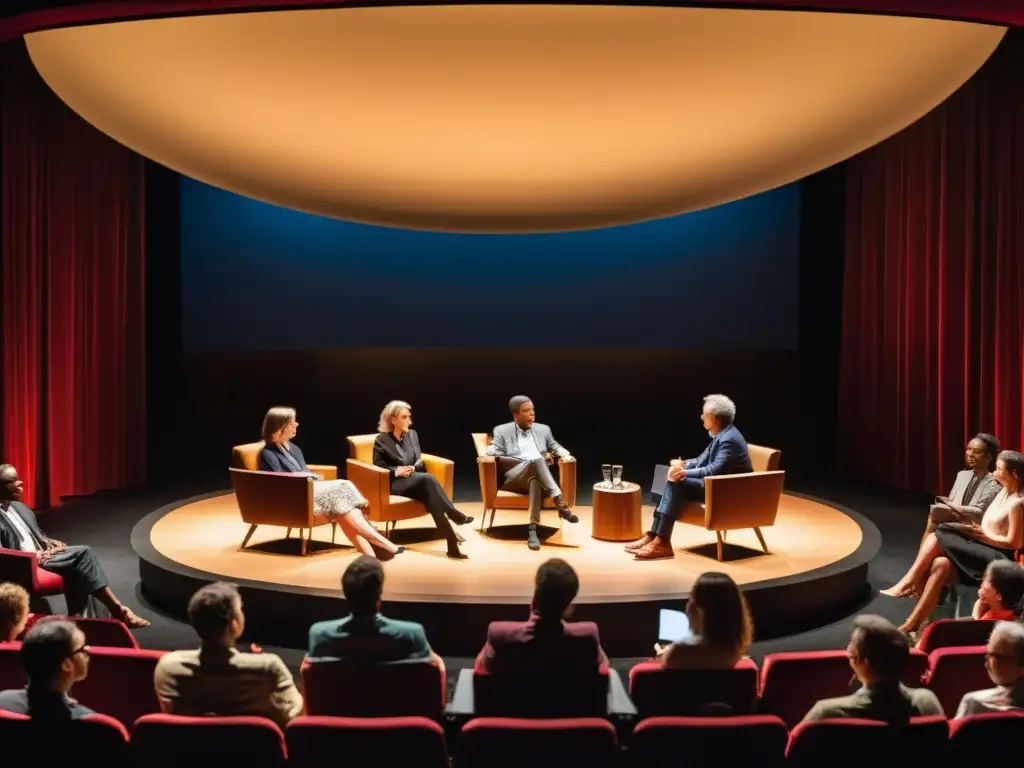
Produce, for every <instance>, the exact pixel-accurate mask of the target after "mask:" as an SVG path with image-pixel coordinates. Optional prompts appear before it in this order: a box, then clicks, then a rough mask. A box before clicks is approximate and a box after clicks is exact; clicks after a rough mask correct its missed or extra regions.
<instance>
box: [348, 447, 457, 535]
mask: <svg viewBox="0 0 1024 768" xmlns="http://www.w3.org/2000/svg"><path fill="white" fill-rule="evenodd" d="M376 438H377V435H349V437H348V455H349V459H348V462H346V472H347V475H348V479H349V481H350V482H351V483H353V484H354V485H355V487H356V488H358V489H359V492H360V493H361V494H363V496H365V497H366V498H367V499H369V501H370V506H369V507H367V508H366V509H364V510H363V514H364V515H365V516H366V519H367V520H370V521H371V522H374V523H384V535H385V536H390V535H391V532H392V531H394V530H395V525H396V524H397V523H398V521H399V520H411V519H412V518H414V517H421V516H423V515H426V514H429V513H428V512H427V509H426V507H424V506H423V505H422V504H420V503H419V502H418V501H416V500H415V499H410V498H408V497H407V496H396V495H393V494H392V493H391V480H390V478H389V476H388V471H387V470H386V469H384V468H383V467H378V466H376V465H375V464H374V463H373V441H374V440H375V439H376ZM423 465H424V467H425V468H426V470H427V472H429V473H430V474H432V475H433V476H434V477H436V478H437V482H439V483H440V484H441V487H442V488H444V492H445V495H446V496H447V497H448V498H449V499H450V498H451V497H452V488H453V486H454V484H455V462H454V461H452V460H451V459H445V458H442V457H440V456H432V455H431V454H429V453H424V454H423Z"/></svg>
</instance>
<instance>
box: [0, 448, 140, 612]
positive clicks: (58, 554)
mask: <svg viewBox="0 0 1024 768" xmlns="http://www.w3.org/2000/svg"><path fill="white" fill-rule="evenodd" d="M23 491H24V483H22V481H21V479H20V478H19V477H18V471H17V470H16V469H15V468H14V467H12V466H11V465H10V464H0V547H3V548H5V549H17V550H20V551H22V552H33V553H35V556H36V560H37V561H38V562H39V567H41V568H45V569H46V570H48V571H51V572H53V573H56V574H58V575H59V576H60V577H61V578H63V579H64V597H65V599H66V600H67V604H68V614H70V615H71V616H81V615H83V614H84V613H85V609H86V605H87V603H88V599H89V596H90V595H92V596H93V597H95V598H96V599H97V600H99V601H100V602H101V603H103V605H105V606H106V607H107V610H109V611H110V614H111V615H112V616H113V617H114V618H115V619H120V620H121V621H122V622H124V623H125V625H127V626H129V627H133V628H137V627H148V626H149V622H148V621H147V620H146V619H143V618H140V617H138V616H136V615H135V613H134V612H133V611H132V609H131V608H129V607H128V606H127V605H124V604H123V603H121V601H120V600H118V599H117V596H116V595H114V593H113V592H111V591H110V587H109V586H108V585H107V575H106V574H105V573H104V572H103V568H102V566H100V562H99V560H97V559H96V555H95V554H93V551H92V549H91V548H89V547H85V546H68V545H67V544H65V543H64V542H63V541H57V540H56V539H51V538H50V537H49V536H47V535H46V534H44V533H43V532H42V531H41V530H40V528H39V523H37V522H36V516H35V513H34V512H33V511H32V510H31V509H29V508H28V507H27V506H26V505H24V504H22V503H21V496H22V492H23Z"/></svg>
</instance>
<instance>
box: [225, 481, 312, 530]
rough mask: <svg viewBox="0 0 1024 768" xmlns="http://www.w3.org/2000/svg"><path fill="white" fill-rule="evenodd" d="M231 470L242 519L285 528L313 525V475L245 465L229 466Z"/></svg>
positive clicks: (256, 523)
mask: <svg viewBox="0 0 1024 768" xmlns="http://www.w3.org/2000/svg"><path fill="white" fill-rule="evenodd" d="M230 472H231V485H232V486H233V487H234V489H235V499H236V500H237V501H238V510H239V512H241V513H242V521H243V522H246V523H249V524H250V525H279V526H284V527H286V528H288V527H290V528H309V527H310V526H311V525H312V523H313V479H312V478H310V477H304V476H302V475H297V474H295V475H293V474H290V473H287V472H254V471H251V470H248V469H234V468H232V469H231V470H230Z"/></svg>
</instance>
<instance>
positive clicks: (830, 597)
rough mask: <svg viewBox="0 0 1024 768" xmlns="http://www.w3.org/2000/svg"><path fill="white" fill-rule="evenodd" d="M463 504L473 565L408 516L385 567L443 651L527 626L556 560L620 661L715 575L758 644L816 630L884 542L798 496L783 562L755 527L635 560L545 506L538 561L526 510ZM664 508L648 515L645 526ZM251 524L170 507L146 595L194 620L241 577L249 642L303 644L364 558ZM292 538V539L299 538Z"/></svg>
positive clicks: (221, 505)
mask: <svg viewBox="0 0 1024 768" xmlns="http://www.w3.org/2000/svg"><path fill="white" fill-rule="evenodd" d="M459 508H460V509H461V510H463V511H464V512H466V513H467V514H469V515H474V516H475V517H476V521H475V522H474V523H473V524H472V525H470V526H463V527H461V528H459V529H458V530H459V532H460V533H462V534H463V535H464V536H465V537H466V542H465V544H464V545H463V546H462V548H463V551H464V552H466V553H467V554H468V555H469V559H468V560H462V561H456V560H450V559H448V558H447V557H446V556H445V544H444V542H443V541H440V540H437V539H435V538H434V536H435V535H436V533H435V529H434V528H433V524H432V521H431V520H430V518H428V517H423V518H420V519H417V520H409V521H403V522H402V523H400V524H399V526H398V529H397V531H395V533H394V534H393V538H394V540H395V541H396V542H397V543H399V544H405V545H406V546H407V547H408V551H406V552H404V553H403V554H401V555H398V556H397V557H395V558H394V559H392V560H390V561H388V562H387V563H386V564H385V569H386V573H387V579H386V582H385V589H384V600H385V607H384V611H385V613H387V615H389V616H392V617H395V618H406V619H411V620H415V621H420V622H422V623H423V624H424V625H425V626H426V628H427V634H428V636H429V637H430V639H431V644H432V645H433V646H434V647H435V649H436V650H437V651H438V652H439V653H442V654H445V655H452V656H469V655H473V654H475V653H476V651H477V650H479V648H480V645H481V643H482V641H483V638H484V636H485V629H486V626H487V624H488V622H490V621H493V620H496V619H523V618H525V617H526V615H527V611H528V605H529V603H530V599H531V596H532V592H533V576H534V572H535V570H536V568H537V566H538V565H539V564H540V563H541V562H543V561H544V560H545V559H546V558H549V557H562V558H565V559H566V560H568V561H569V562H570V563H572V565H573V567H574V568H575V569H576V571H577V572H578V573H579V576H580V594H579V597H578V598H577V601H576V602H577V606H576V609H575V614H574V617H575V618H577V619H590V620H594V621H597V622H599V624H600V626H601V635H602V641H603V643H604V646H605V648H606V649H607V651H608V653H609V654H610V655H612V656H616V657H621V656H643V655H647V654H649V653H650V650H651V645H652V643H653V642H654V641H655V640H656V637H657V622H658V610H659V609H660V608H667V607H674V608H680V607H681V606H682V602H681V601H682V599H683V598H685V597H686V595H687V593H688V592H689V589H690V586H691V585H692V584H693V582H694V580H695V579H696V578H697V576H699V575H700V574H701V573H703V572H704V571H708V570H715V571H724V572H726V573H728V574H729V575H731V576H732V577H733V578H734V579H735V580H736V581H737V583H739V584H741V585H743V587H744V592H745V594H746V596H747V600H748V602H749V603H750V607H751V611H752V613H753V614H754V620H755V624H756V626H757V630H758V631H757V635H758V636H759V637H762V638H763V637H766V636H770V635H771V634H777V633H779V632H782V631H790V630H792V629H794V628H799V627H801V626H806V625H807V624H809V623H813V622H814V621H815V620H817V619H820V617H822V616H823V615H828V614H834V613H835V611H837V610H842V609H844V608H846V607H851V606H852V605H853V604H854V603H855V602H856V601H858V600H859V599H861V598H862V597H863V596H864V594H865V589H866V584H867V569H868V561H869V560H871V558H872V557H874V555H875V554H876V553H877V551H878V548H879V546H880V543H881V537H880V535H879V533H878V529H877V528H876V527H875V526H874V525H873V524H872V523H871V522H870V521H868V520H866V519H865V518H863V517H862V516H860V515H858V514H857V513H856V512H853V511H852V510H848V509H843V508H840V507H837V506H834V505H831V504H827V503H825V502H823V501H820V500H816V499H813V498H810V497H805V496H800V495H797V494H791V493H787V494H784V495H783V497H782V502H781V504H780V507H779V515H778V519H777V521H776V524H775V525H774V526H773V527H771V528H765V529H763V533H764V537H765V540H766V543H767V545H768V549H769V551H770V552H771V554H767V555H766V554H765V553H764V552H763V551H762V550H761V548H760V546H759V545H758V542H757V539H756V537H755V535H754V532H753V531H733V532H730V533H729V536H728V542H727V544H726V545H725V549H724V561H723V562H719V561H718V560H717V559H716V557H715V552H716V544H715V535H714V533H712V532H710V531H706V530H703V529H700V528H697V527H695V526H692V525H678V526H676V531H675V535H674V537H673V543H674V544H675V547H676V557H675V558H674V559H671V560H658V561H652V562H637V561H635V560H633V558H632V557H631V556H630V555H628V554H626V553H625V552H624V551H623V549H622V546H623V545H622V543H615V542H607V541H598V540H597V539H594V538H592V537H591V515H592V510H591V508H590V507H585V506H577V507H576V510H575V511H576V513H577V514H578V515H579V517H580V522H579V523H577V524H575V525H573V524H570V523H565V524H563V525H562V526H561V527H559V525H558V523H559V520H558V517H557V515H556V514H555V513H554V512H548V511H545V513H544V518H543V520H542V522H543V523H544V524H546V525H545V526H544V527H542V530H541V538H542V540H543V542H544V545H543V546H542V547H541V550H540V551H539V552H532V551H530V550H529V549H528V548H527V546H526V541H525V539H526V525H525V522H526V520H525V517H526V516H525V512H520V511H502V510H499V511H498V514H497V517H496V519H495V526H494V528H492V529H491V532H490V533H489V534H484V533H482V532H481V531H480V530H479V522H480V519H481V516H482V513H483V508H482V505H481V504H480V503H479V502H478V503H475V504H474V503H464V504H463V503H460V504H459ZM651 512H652V510H651V508H649V507H645V508H644V510H643V519H644V521H645V522H646V521H648V520H649V519H650V514H651ZM247 529H248V526H247V525H246V524H245V523H243V522H242V520H241V518H240V517H239V513H238V507H237V506H236V503H235V497H234V494H233V493H230V492H229V493H223V492H220V493H214V494H208V495H205V496H199V497H194V498H191V499H186V500H184V501H180V502H176V503H173V504H169V505H167V506H165V507H162V508H161V509H158V510H156V511H155V512H153V513H152V514H150V515H148V516H146V517H145V518H143V519H142V520H141V521H140V522H139V523H138V524H137V525H136V526H135V529H134V530H133V531H132V546H133V547H134V549H135V552H136V553H137V554H138V556H139V569H140V574H141V579H142V586H143V590H144V591H145V593H146V595H147V597H148V598H150V599H152V600H153V601H154V602H155V603H156V604H158V605H161V606H163V607H165V608H167V609H168V610H170V611H172V612H175V613H182V612H183V611H184V608H185V606H186V604H187V602H188V598H189V597H190V596H191V594H192V592H193V591H195V589H197V588H198V587H199V586H201V585H202V584H205V583H208V582H211V581H232V582H235V583H236V584H238V585H239V587H240V588H241V589H242V593H243V599H244V601H245V611H246V618H247V622H248V624H249V627H250V629H251V632H250V633H249V634H251V635H253V637H254V638H255V639H257V640H259V641H262V642H266V643H271V644H278V645H285V646H294V647H304V645H305V633H306V629H307V628H308V626H309V624H310V623H311V622H313V621H319V620H321V619H325V618H337V617H338V616H340V615H342V614H344V612H345V607H344V605H343V604H342V602H341V584H340V580H341V573H342V571H343V570H344V569H345V567H346V565H348V563H349V562H351V561H352V560H353V559H354V558H355V557H356V554H357V553H356V551H355V549H353V548H352V547H351V546H349V545H348V542H347V540H345V539H344V536H343V535H342V533H341V531H340V529H339V531H338V544H337V545H332V544H331V542H330V536H331V529H330V526H322V527H320V528H317V529H315V530H314V534H313V546H312V547H311V548H310V553H311V554H309V555H307V556H306V557H301V556H300V555H299V542H298V540H297V539H296V538H291V539H284V538H283V536H284V534H285V531H284V529H281V528H274V527H271V526H261V527H260V528H258V529H257V530H256V533H255V534H254V535H253V537H252V539H251V540H250V543H249V546H248V548H247V549H246V550H244V551H240V550H239V549H238V547H239V544H241V541H242V538H243V537H244V536H245V533H246V530H247ZM293 534H294V532H293Z"/></svg>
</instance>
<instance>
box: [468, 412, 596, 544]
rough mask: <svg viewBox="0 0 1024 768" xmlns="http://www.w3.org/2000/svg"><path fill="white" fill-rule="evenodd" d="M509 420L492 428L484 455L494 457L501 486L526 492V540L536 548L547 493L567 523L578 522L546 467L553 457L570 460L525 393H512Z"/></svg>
mask: <svg viewBox="0 0 1024 768" xmlns="http://www.w3.org/2000/svg"><path fill="white" fill-rule="evenodd" d="M508 407H509V410H510V411H512V421H511V422H510V423H508V424H501V425H499V426H497V427H495V428H494V436H493V438H492V439H491V444H490V445H489V446H487V455H488V456H495V457H498V481H499V482H500V483H501V484H502V485H501V490H503V491H512V492H514V493H526V494H529V496H530V528H529V533H528V537H527V544H528V546H529V547H530V549H533V550H538V549H540V538H539V537H538V536H537V524H538V523H540V511H541V506H542V505H543V503H544V497H545V496H550V497H551V500H552V501H553V502H554V503H555V507H557V509H558V515H559V517H561V518H562V519H563V520H568V521H569V522H570V523H578V522H579V518H578V517H577V516H576V515H575V514H573V511H572V510H571V509H569V505H568V504H566V502H565V499H564V498H563V497H562V489H561V488H559V487H558V483H556V482H555V478H554V477H553V476H552V474H551V470H550V469H549V468H548V467H549V466H550V465H552V464H554V463H555V459H556V458H558V459H563V460H565V461H573V458H572V454H571V453H569V451H567V450H566V449H565V448H563V447H562V446H561V445H559V443H558V442H557V441H556V440H555V438H554V436H553V435H552V433H551V428H550V427H548V426H547V425H545V424H538V423H536V421H535V415H534V408H533V402H532V401H531V400H530V398H528V397H526V396H525V395H516V396H515V397H513V398H512V399H511V400H509V403H508Z"/></svg>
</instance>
